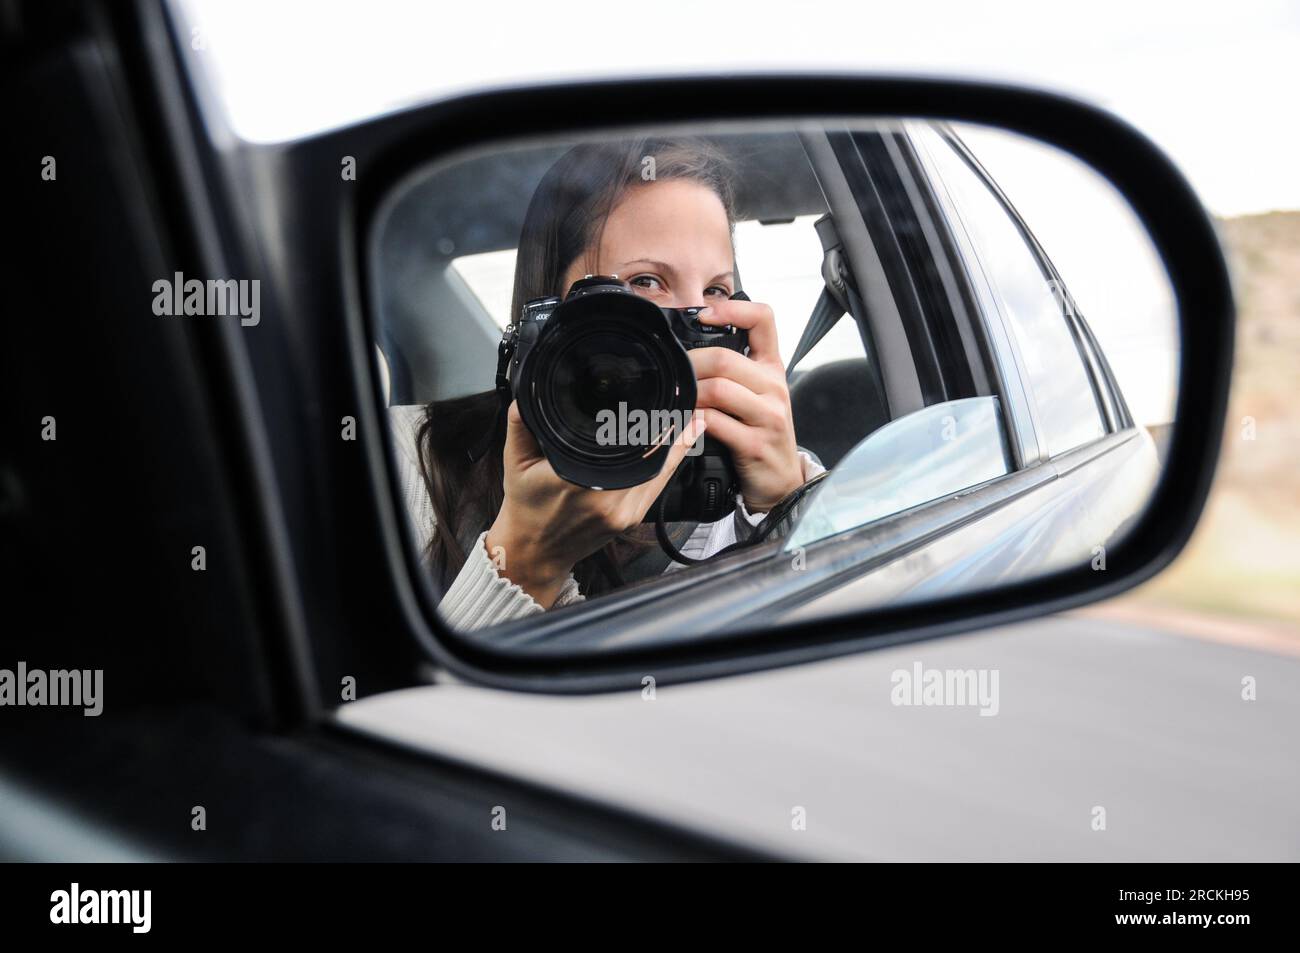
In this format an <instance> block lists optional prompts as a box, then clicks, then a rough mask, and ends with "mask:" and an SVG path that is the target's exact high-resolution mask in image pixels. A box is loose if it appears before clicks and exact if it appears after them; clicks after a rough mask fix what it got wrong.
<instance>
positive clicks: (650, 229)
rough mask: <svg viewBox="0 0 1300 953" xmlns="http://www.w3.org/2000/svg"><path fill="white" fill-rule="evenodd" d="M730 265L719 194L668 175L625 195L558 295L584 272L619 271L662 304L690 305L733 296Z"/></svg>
mask: <svg viewBox="0 0 1300 953" xmlns="http://www.w3.org/2000/svg"><path fill="white" fill-rule="evenodd" d="M735 267H736V266H735V261H734V258H733V256H732V252H731V230H730V228H729V226H728V224H727V213H726V210H725V209H724V208H723V205H722V201H721V199H719V198H718V196H717V195H716V194H715V193H714V192H713V190H712V189H710V188H708V187H707V186H705V185H701V184H700V183H698V182H693V181H691V180H689V179H667V180H664V181H662V182H649V183H646V184H644V185H641V184H637V185H634V186H632V187H631V188H629V189H628V190H627V191H626V192H625V193H624V194H623V197H622V199H620V200H619V202H618V204H617V205H616V206H615V207H614V210H613V211H612V212H611V213H610V216H609V218H608V220H606V222H605V231H604V234H603V235H602V236H601V243H600V248H599V250H596V249H588V250H587V253H586V254H585V255H583V256H582V257H581V258H579V259H578V260H577V261H575V262H574V263H573V264H572V265H571V266H570V267H569V270H568V271H567V272H566V273H565V275H564V282H563V287H562V288H561V289H560V293H561V294H562V295H563V294H565V293H567V292H568V290H569V288H570V286H572V284H573V282H575V281H577V280H578V279H579V278H582V277H583V276H584V275H618V277H620V278H622V279H623V280H624V281H626V282H628V283H629V284H630V285H631V286H632V287H633V288H634V289H635V290H636V292H637V293H638V294H640V295H641V296H643V297H645V298H648V299H649V300H650V301H652V302H654V303H655V304H656V305H658V306H659V307H661V308H687V307H691V306H692V305H701V304H710V303H712V302H714V301H718V300H722V299H724V298H728V297H730V296H731V293H732V292H733V291H734V290H735V288H736V278H735Z"/></svg>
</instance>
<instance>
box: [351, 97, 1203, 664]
mask: <svg viewBox="0 0 1300 953" xmlns="http://www.w3.org/2000/svg"><path fill="white" fill-rule="evenodd" d="M368 258H369V268H370V270H371V288H372V300H371V302H370V307H371V311H372V315H373V318H374V320H373V330H374V334H375V346H376V347H375V352H376V370H377V374H378V375H379V376H380V378H381V379H382V380H383V381H384V387H383V391H384V395H385V398H386V400H387V401H388V404H389V408H388V419H389V422H390V425H391V432H392V444H393V448H394V451H393V455H392V460H393V462H394V465H395V467H396V477H397V479H396V485H397V486H398V487H399V489H400V492H401V496H402V500H401V504H402V510H403V512H404V513H405V515H406V517H407V519H406V521H405V522H406V528H407V529H408V531H409V541H410V546H411V551H412V553H413V556H414V558H413V560H412V565H414V566H418V568H419V576H420V578H421V580H423V583H425V584H428V585H429V587H430V591H431V595H432V600H433V602H434V603H435V604H436V605H437V606H438V611H439V613H440V615H441V616H442V619H443V621H444V622H446V623H448V624H449V625H451V626H452V627H453V628H455V629H457V630H459V631H462V632H465V633H467V634H469V635H470V637H472V638H474V639H477V640H482V641H483V642H485V643H488V644H491V645H493V646H497V647H507V648H510V649H513V650H518V651H529V652H546V651H557V652H559V651H562V652H572V651H575V650H590V651H597V650H600V649H610V648H613V647H620V648H623V647H635V646H641V645H645V644H648V643H651V642H654V641H668V640H679V639H683V638H703V637H707V636H709V635H712V634H716V633H719V632H725V631H728V630H731V629H735V628H737V627H746V628H753V627H755V626H763V625H771V624H777V623H781V622H789V621H805V620H809V619H817V618H823V617H826V616H828V615H831V614H840V613H845V612H854V611H861V610H863V609H867V608H872V607H880V606H886V605H892V604H897V603H900V602H903V601H907V600H917V599H929V598H937V597H941V596H945V595H952V594H954V593H958V592H964V591H972V590H977V589H987V588H990V587H996V586H998V585H1004V584H1007V583H1009V582H1013V581H1020V580H1023V579H1026V578H1031V577H1033V576H1035V575H1038V574H1042V573H1045V572H1050V571H1052V570H1055V569H1061V568H1067V567H1070V566H1074V565H1087V564H1090V563H1091V564H1093V565H1097V563H1098V561H1099V560H1100V561H1101V565H1103V566H1104V560H1105V554H1106V551H1107V549H1108V548H1113V546H1114V543H1115V542H1117V541H1118V539H1119V538H1121V537H1122V535H1123V533H1124V532H1125V531H1126V530H1127V528H1128V527H1129V526H1131V525H1132V524H1133V522H1134V520H1135V519H1136V518H1137V516H1138V515H1139V514H1140V513H1141V511H1142V509H1143V507H1144V505H1145V503H1146V502H1147V500H1148V499H1149V496H1150V493H1151V490H1152V488H1153V487H1154V484H1155V481H1156V479H1157V477H1158V475H1159V466H1160V461H1161V459H1162V455H1163V452H1164V446H1165V442H1166V441H1167V439H1168V433H1169V430H1170V427H1171V425H1172V414H1173V407H1174V402H1175V397H1176V390H1177V367H1178V358H1179V345H1178V324H1177V314H1176V312H1175V309H1174V304H1173V300H1172V296H1171V293H1170V290H1169V284H1168V279H1167V278H1166V276H1165V273H1164V271H1163V268H1162V266H1161V264H1160V261H1159V258H1158V256H1157V254H1156V252H1155V250H1154V248H1153V247H1152V246H1151V243H1150V240H1149V239H1148V237H1147V235H1146V232H1145V231H1144V230H1143V229H1142V227H1141V225H1140V224H1139V222H1138V221H1137V220H1136V218H1135V216H1134V215H1133V213H1132V211H1131V210H1130V208H1129V206H1128V205H1127V203H1126V202H1125V201H1124V200H1123V198H1122V197H1121V196H1120V195H1119V194H1118V193H1117V192H1116V191H1115V190H1114V188H1113V187H1112V186H1111V185H1110V184H1109V183H1108V182H1107V181H1105V180H1104V179H1103V178H1101V177H1100V176H1099V175H1097V174H1096V173H1095V172H1093V171H1092V170H1091V169H1089V168H1088V167H1087V166H1085V165H1083V164H1082V163H1080V162H1079V161H1078V160H1076V159H1074V158H1073V157H1071V156H1069V155H1066V154H1064V153H1062V152H1060V151H1058V150H1055V149H1054V148H1052V147H1050V146H1047V145H1044V144H1042V143H1038V142H1034V141H1031V140H1027V139H1025V138H1023V137H1020V136H1017V135H1015V134H1014V133H1010V132H1006V131H1002V130H996V129H988V128H982V127H974V126H957V125H953V124H946V123H936V122H930V121H919V120H906V119H889V120H871V121H868V120H860V119H859V120H852V121H846V120H842V119H836V120H826V121H821V122H811V121H808V120H800V121H799V122H797V123H788V124H781V123H772V122H768V123H764V124H762V125H761V126H754V125H745V124H738V123H737V124H716V123H715V124H710V125H708V126H695V127H690V128H676V129H646V130H633V131H626V130H625V131H623V132H622V133H620V134H619V135H617V136H614V135H601V136H596V135H588V136H583V137H572V138H567V139H561V138H557V139H548V140H546V141H533V142H513V143H506V144H502V145H499V146H497V147H494V148H489V149H480V150H478V151H476V152H474V153H467V154H462V155H458V156H454V157H450V158H441V159H438V160H435V161H430V162H429V163H428V164H427V166H425V167H422V168H419V169H417V170H416V171H414V172H413V173H411V174H410V175H408V176H407V177H406V178H405V179H403V180H401V181H399V182H396V183H394V185H393V186H392V188H391V190H390V192H389V194H388V196H387V198H386V200H385V202H384V203H383V205H382V207H381V210H380V213H379V214H378V215H377V217H376V219H375V222H374V226H373V228H372V231H371V233H370V236H369V249H368Z"/></svg>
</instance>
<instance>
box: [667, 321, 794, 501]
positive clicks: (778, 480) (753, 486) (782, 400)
mask: <svg viewBox="0 0 1300 953" xmlns="http://www.w3.org/2000/svg"><path fill="white" fill-rule="evenodd" d="M699 317H700V320H701V321H703V322H704V323H705V324H731V325H735V326H736V327H738V328H744V329H745V330H747V331H748V332H749V356H748V357H745V356H744V355H741V354H738V353H736V352H735V351H731V350H728V349H727V348H723V347H697V348H695V349H694V350H692V351H691V352H690V353H689V357H690V360H691V364H693V365H694V366H695V377H696V380H697V381H698V387H697V396H696V409H697V411H698V413H697V414H696V416H697V417H698V416H703V417H704V419H705V421H706V422H707V423H708V427H709V432H710V433H712V434H713V435H714V436H715V437H717V438H718V439H719V440H721V441H722V442H723V443H724V444H726V446H727V449H729V450H730V451H731V456H732V459H733V461H734V462H735V465H736V473H737V475H738V476H739V478H740V489H741V493H742V495H743V496H744V498H745V508H746V509H747V510H749V511H750V512H751V513H762V512H766V511H767V510H769V509H771V508H772V507H773V506H775V505H776V504H777V503H779V502H780V501H781V500H782V498H784V497H785V496H786V495H787V494H788V493H790V492H791V491H792V490H794V489H796V488H797V487H799V486H801V485H802V484H803V482H804V481H803V463H802V461H801V460H800V459H799V450H798V447H797V446H796V444H795V439H794V416H793V413H792V412H791V410H790V389H789V388H788V387H787V386H786V382H785V367H784V366H783V365H782V363H781V353H780V351H779V350H778V349H777V341H776V316H775V315H774V314H773V313H772V309H771V308H769V307H768V306H767V305H765V304H760V303H759V302H757V301H738V300H733V299H727V300H723V301H719V302H717V303H716V304H713V305H711V306H709V307H708V308H706V309H705V310H704V311H701V312H700V315H699Z"/></svg>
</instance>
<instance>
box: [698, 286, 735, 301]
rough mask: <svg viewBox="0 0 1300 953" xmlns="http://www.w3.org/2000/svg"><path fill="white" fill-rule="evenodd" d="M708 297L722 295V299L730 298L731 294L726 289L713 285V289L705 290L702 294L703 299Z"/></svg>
mask: <svg viewBox="0 0 1300 953" xmlns="http://www.w3.org/2000/svg"><path fill="white" fill-rule="evenodd" d="M709 295H722V297H724V298H730V297H731V292H730V291H728V290H727V289H726V288H724V287H722V286H721V285H714V286H713V287H711V288H709V289H707V290H706V291H705V292H704V297H706V298H707V297H708V296H709Z"/></svg>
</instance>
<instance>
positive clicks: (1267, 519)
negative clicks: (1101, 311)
mask: <svg viewBox="0 0 1300 953" xmlns="http://www.w3.org/2000/svg"><path fill="white" fill-rule="evenodd" d="M1218 225H1219V229H1220V234H1221V235H1222V237H1223V241H1224V244H1225V246H1226V249H1227V252H1228V257H1229V263H1230V265H1231V267H1232V270H1233V281H1234V289H1235V292H1236V295H1237V305H1238V317H1237V320H1238V324H1237V347H1236V355H1235V359H1234V368H1233V383H1232V396H1231V400H1230V404H1229V409H1228V419H1227V424H1226V428H1225V432H1224V442H1223V454H1222V456H1221V458H1220V462H1219V469H1218V472H1217V474H1216V476H1215V482H1214V487H1213V490H1212V491H1211V495H1210V499H1209V502H1208V505H1207V509H1206V512H1205V515H1204V516H1203V517H1202V520H1201V524H1200V525H1199V526H1198V527H1197V530H1196V534H1195V535H1194V536H1193V538H1192V541H1191V543H1190V544H1189V546H1188V548H1187V549H1186V550H1184V552H1183V554H1182V555H1181V556H1180V557H1179V558H1178V560H1177V561H1176V562H1175V563H1174V565H1173V566H1171V567H1170V568H1169V569H1168V570H1166V571H1165V572H1164V573H1162V574H1161V575H1160V576H1158V577H1157V578H1156V579H1154V580H1152V581H1151V582H1150V583H1148V584H1147V585H1145V586H1143V587H1141V588H1140V589H1138V590H1135V591H1134V592H1133V593H1130V594H1129V595H1128V596H1126V597H1124V600H1125V601H1132V602H1137V603H1144V604H1147V605H1151V606H1169V607H1173V608H1180V609H1194V610H1199V611H1206V612H1211V613H1216V614H1227V615H1233V616H1249V617H1253V618H1257V619H1274V620H1282V621H1284V622H1287V623H1292V624H1294V626H1295V632H1296V634H1297V635H1300V404H1298V400H1300V394H1298V393H1297V388H1298V387H1300V212H1272V213H1269V214H1266V215H1249V216H1243V217H1240V218H1231V219H1225V220H1222V221H1220V222H1219V223H1218ZM1183 386H1191V387H1195V386H1196V382H1195V381H1190V382H1188V381H1184V382H1183ZM1252 423H1253V434H1252ZM1252 436H1253V439H1252Z"/></svg>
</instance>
